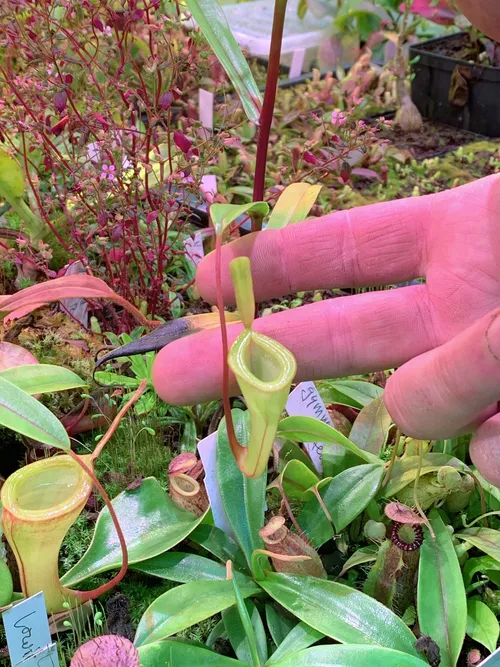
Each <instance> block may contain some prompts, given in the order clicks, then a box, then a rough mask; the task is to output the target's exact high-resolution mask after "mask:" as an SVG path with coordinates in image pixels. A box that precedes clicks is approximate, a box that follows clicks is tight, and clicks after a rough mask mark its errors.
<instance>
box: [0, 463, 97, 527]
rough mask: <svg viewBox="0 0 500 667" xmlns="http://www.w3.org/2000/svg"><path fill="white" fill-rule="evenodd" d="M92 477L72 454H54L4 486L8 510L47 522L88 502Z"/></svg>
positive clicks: (17, 475) (32, 464)
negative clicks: (90, 477)
mask: <svg viewBox="0 0 500 667" xmlns="http://www.w3.org/2000/svg"><path fill="white" fill-rule="evenodd" d="M91 491H92V480H91V479H89V477H88V476H87V475H86V474H85V472H84V470H82V468H81V467H80V466H79V465H78V463H77V462H76V461H75V460H74V459H72V458H71V457H70V456H54V457H52V458H48V459H43V460H42V461H37V462H36V463H31V464H29V465H27V466H24V468H20V469H19V470H17V471H16V472H15V473H13V474H12V475H10V477H8V478H7V480H6V482H5V484H4V485H3V487H2V495H1V498H2V504H3V508H4V510H6V511H8V512H10V513H11V514H12V515H13V516H14V517H16V518H18V519H22V520H27V521H47V519H51V518H53V517H56V516H58V517H60V516H61V514H66V513H69V512H72V511H73V510H75V509H76V508H78V507H80V506H81V504H82V503H85V502H86V500H87V498H88V497H89V495H90V493H91Z"/></svg>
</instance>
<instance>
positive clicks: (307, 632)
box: [267, 621, 325, 665]
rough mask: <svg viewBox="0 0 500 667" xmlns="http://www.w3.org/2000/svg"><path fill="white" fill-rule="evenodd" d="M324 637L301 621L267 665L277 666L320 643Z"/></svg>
mask: <svg viewBox="0 0 500 667" xmlns="http://www.w3.org/2000/svg"><path fill="white" fill-rule="evenodd" d="M324 636H325V635H324V634H323V633H322V632H318V630H315V629H314V628H311V626H310V625H307V623H304V621H301V622H300V623H298V624H297V625H296V626H295V627H294V628H293V629H292V630H290V632H289V633H288V635H287V636H286V637H285V639H284V640H283V641H282V643H281V644H280V645H279V646H278V648H277V650H276V651H275V652H274V653H273V654H272V656H271V657H270V658H269V660H268V661H267V664H268V665H275V664H276V663H278V662H279V661H280V660H283V658H285V657H286V656H288V655H290V654H296V653H297V652H298V651H302V650H303V649H305V648H308V647H309V646H312V644H315V643H316V642H319V640H320V639H323V637H324Z"/></svg>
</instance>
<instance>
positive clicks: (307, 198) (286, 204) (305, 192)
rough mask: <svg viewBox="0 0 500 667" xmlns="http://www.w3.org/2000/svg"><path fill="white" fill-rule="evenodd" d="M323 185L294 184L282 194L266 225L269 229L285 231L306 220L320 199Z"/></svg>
mask: <svg viewBox="0 0 500 667" xmlns="http://www.w3.org/2000/svg"><path fill="white" fill-rule="evenodd" d="M322 187H323V186H322V185H309V183H292V184H291V185H289V186H288V187H287V188H285V189H284V190H283V192H282V193H281V194H280V196H279V199H278V201H277V202H276V205H275V206H274V208H273V212H272V213H271V216H270V218H269V221H268V223H267V225H266V230H267V229H283V227H286V226H287V225H291V224H293V223H295V222H301V221H302V220H305V219H306V218H307V216H308V215H309V211H310V210H311V208H312V207H313V205H314V202H315V201H316V199H317V198H318V195H319V193H320V191H321V188H322Z"/></svg>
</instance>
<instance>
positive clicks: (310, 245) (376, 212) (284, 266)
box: [196, 195, 442, 303]
mask: <svg viewBox="0 0 500 667" xmlns="http://www.w3.org/2000/svg"><path fill="white" fill-rule="evenodd" d="M434 196H436V195H430V196H425V197H413V198H410V199H400V200H396V201H391V202H381V203H379V204H372V205H370V206H362V207H359V208H355V209H351V210H348V211H338V212H335V213H332V214H330V215H327V216H324V217H323V218H319V219H316V220H307V221H305V222H301V223H297V224H295V225H290V226H288V227H285V228H284V229H277V230H269V231H265V232H264V233H257V234H250V235H248V236H245V237H243V238H241V239H238V240H237V241H234V242H233V243H230V244H229V245H226V246H224V248H223V251H222V252H223V254H222V262H223V274H222V287H223V292H224V300H225V302H226V303H234V293H233V288H232V283H231V279H230V276H229V270H228V266H229V262H230V261H231V260H232V259H234V258H235V257H241V256H247V257H250V259H251V261H252V276H253V282H254V290H255V296H256V299H257V301H265V300H266V299H270V298H274V297H279V296H283V295H284V294H290V293H293V292H298V291H302V290H313V289H323V288H324V289H327V288H331V287H372V286H377V285H388V284H391V283H399V282H403V281H407V280H412V279H414V278H418V277H420V276H422V275H423V271H424V249H425V226H426V223H427V221H428V219H429V213H430V205H431V199H432V197H434ZM441 196H442V195H441ZM214 277H215V253H211V254H210V255H208V256H207V257H206V258H205V259H204V260H203V261H202V262H201V263H200V265H199V266H198V271H197V277H196V283H197V287H198V290H199V292H200V294H201V296H202V297H203V299H205V300H206V301H209V302H210V303H215V302H216V290H215V278H214Z"/></svg>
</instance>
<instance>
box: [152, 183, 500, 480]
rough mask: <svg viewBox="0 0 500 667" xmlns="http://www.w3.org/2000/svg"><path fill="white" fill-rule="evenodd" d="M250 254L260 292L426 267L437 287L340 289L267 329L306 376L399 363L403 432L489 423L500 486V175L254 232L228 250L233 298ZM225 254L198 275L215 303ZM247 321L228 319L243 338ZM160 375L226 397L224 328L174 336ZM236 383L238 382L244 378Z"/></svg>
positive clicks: (396, 414) (486, 451)
mask: <svg viewBox="0 0 500 667" xmlns="http://www.w3.org/2000/svg"><path fill="white" fill-rule="evenodd" d="M242 255H247V256H249V257H250V258H251V262H252V275H253V279H254V288H255V295H256V298H257V300H258V301H265V300H267V299H270V298H273V297H278V296H282V295H284V294H290V293H293V292H297V291H302V290H312V289H321V288H330V287H340V288H342V287H370V286H377V285H386V284H392V283H399V282H403V281H408V280H412V279H415V278H418V277H421V276H423V277H425V278H426V284H421V285H414V286H410V287H402V288H398V289H392V290H386V291H379V292H367V293H364V294H359V295H355V296H346V297H339V298H335V299H329V300H327V301H321V302H319V303H313V304H310V305H307V306H303V307H301V308H296V309H292V310H288V311H282V312H280V313H277V314H275V315H271V316H269V317H264V318H260V319H258V320H256V321H255V324H254V326H255V329H256V330H258V331H261V332H262V333H265V334H267V335H269V336H271V337H273V338H275V339H277V340H278V341H280V342H281V343H283V344H284V345H285V346H286V347H288V348H289V349H290V350H291V351H292V352H293V354H294V355H295V357H296V359H297V364H298V376H297V379H298V380H306V379H307V380H315V379H321V378H330V377H344V376H347V375H353V374H357V373H365V372H370V371H375V370H380V369H387V368H398V370H397V371H396V372H395V373H394V374H393V375H392V376H391V378H390V379H389V381H388V384H387V388H386V391H385V394H384V395H385V402H386V405H387V408H388V410H389V412H390V414H391V415H392V417H393V418H394V420H395V421H396V423H397V424H398V426H400V427H401V429H402V431H403V432H404V433H406V434H407V435H411V436H414V437H417V438H424V439H435V438H446V437H452V436H453V435H455V434H457V433H459V432H462V431H464V429H465V430H467V429H468V430H472V428H471V426H470V425H471V424H472V425H474V424H476V425H477V424H483V425H482V426H481V427H480V428H479V430H478V431H477V433H476V435H475V436H474V439H473V442H472V445H471V456H472V458H473V461H474V462H475V463H476V464H477V466H478V468H479V469H480V470H481V471H482V473H483V474H484V476H485V477H486V478H487V479H489V480H491V481H492V482H494V483H497V484H499V485H500V414H497V412H498V410H497V403H498V402H499V401H500V308H499V306H500V176H490V177H488V178H485V179H482V180H480V181H476V182H474V183H471V184H469V185H465V186H463V187H460V188H456V189H454V190H449V191H447V192H442V193H439V194H435V195H428V196H425V197H415V198H409V199H401V200H398V201H393V202H383V203H379V204H375V205H372V206H364V207H361V208H356V209H352V210H350V211H339V212H336V213H333V214H330V215H327V216H325V217H324V218H322V219H317V220H309V221H305V222H302V223H299V224H296V225H292V226H290V227H286V228H285V229H283V230H276V231H274V230H269V231H265V232H260V233H258V234H252V235H249V236H246V237H243V238H241V239H239V240H238V241H235V242H234V243H231V244H229V245H227V246H225V247H224V248H223V254H222V257H223V260H222V261H223V292H224V299H225V302H226V303H228V304H230V303H234V293H233V289H232V284H231V280H230V276H229V270H228V265H229V262H230V261H231V260H232V259H233V258H234V257H239V256H242ZM214 260H215V255H214V253H212V254H210V255H209V256H208V257H206V258H205V259H204V260H203V261H202V262H201V263H200V265H199V267H198V273H197V285H198V289H199V291H200V294H201V295H202V297H203V298H204V299H206V300H207V301H209V302H210V303H215V300H216V291H215V279H214V276H215V269H214V267H215V262H214ZM240 331H241V326H238V325H230V326H228V334H229V340H230V342H232V341H233V340H234V339H235V338H236V336H237V335H238V334H239V332H240ZM399 367H400V368H399ZM153 379H154V383H155V387H156V389H157V391H158V393H159V395H160V396H161V397H162V398H163V399H164V400H165V401H167V402H169V403H178V404H194V403H199V402H203V401H207V400H209V399H213V398H216V397H218V396H220V392H221V385H222V352H221V337H220V331H218V330H210V331H205V332H202V333H200V334H196V335H193V336H190V337H187V338H183V339H180V340H178V341H176V342H174V343H172V344H170V345H168V346H167V347H165V348H164V349H163V350H162V351H161V352H160V354H159V355H158V358H157V360H156V362H155V365H154V369H153ZM231 390H232V391H233V392H235V393H236V392H237V385H236V382H235V380H234V378H233V382H232V386H231ZM483 422H484V423H483Z"/></svg>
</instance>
